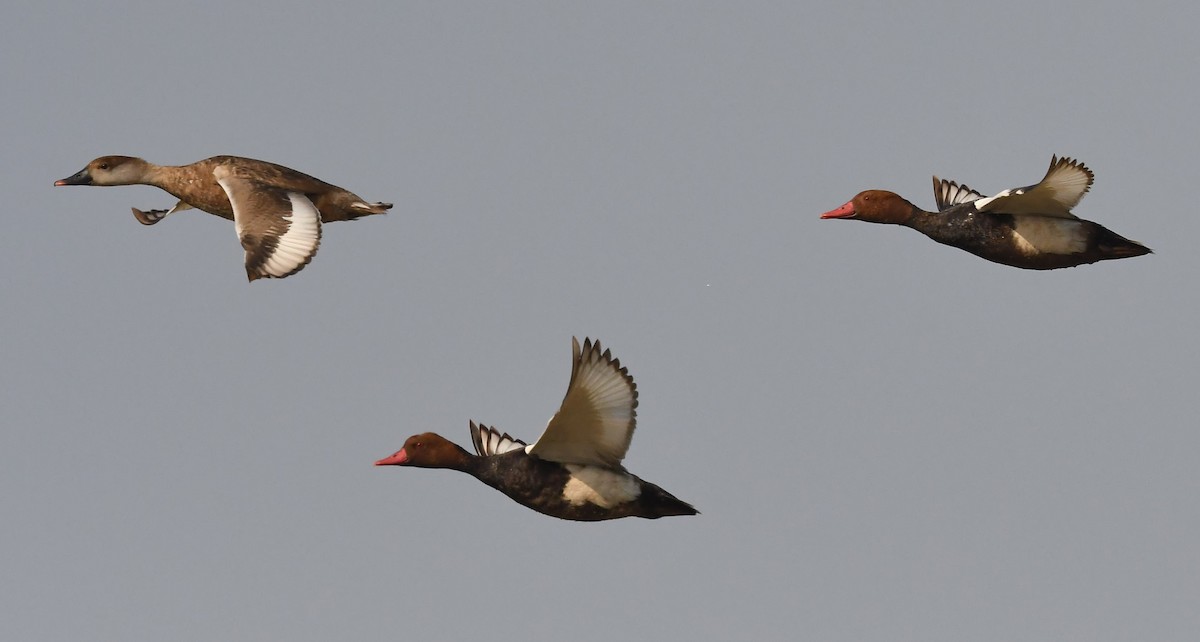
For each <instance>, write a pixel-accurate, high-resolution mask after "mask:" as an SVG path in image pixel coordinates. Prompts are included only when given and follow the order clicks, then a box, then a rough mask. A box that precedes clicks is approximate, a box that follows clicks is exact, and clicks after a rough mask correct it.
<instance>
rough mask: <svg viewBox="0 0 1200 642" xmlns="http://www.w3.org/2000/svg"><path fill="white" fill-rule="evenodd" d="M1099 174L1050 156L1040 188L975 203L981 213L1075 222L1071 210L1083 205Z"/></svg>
mask: <svg viewBox="0 0 1200 642" xmlns="http://www.w3.org/2000/svg"><path fill="white" fill-rule="evenodd" d="M1095 178H1096V177H1095V174H1093V173H1092V170H1090V169H1088V168H1087V167H1086V166H1084V164H1083V163H1081V162H1079V161H1077V160H1075V159H1073V158H1067V157H1065V156H1064V157H1063V158H1059V157H1058V156H1051V157H1050V169H1049V170H1047V171H1046V176H1045V178H1043V179H1042V180H1041V182H1039V183H1038V184H1036V185H1030V186H1028V187H1015V188H1013V189H1006V190H1004V191H1003V192H1000V193H999V194H996V195H995V196H992V197H990V198H983V199H979V200H977V201H975V207H976V208H977V209H978V210H979V211H981V212H997V213H1002V214H1035V215H1038V216H1050V217H1054V218H1066V219H1075V218H1078V217H1076V216H1075V215H1074V214H1072V213H1071V208H1073V207H1075V206H1076V205H1078V204H1079V201H1080V200H1082V199H1083V195H1084V194H1086V193H1087V192H1088V189H1090V188H1091V186H1092V182H1093V181H1095Z"/></svg>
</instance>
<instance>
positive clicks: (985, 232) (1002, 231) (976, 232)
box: [909, 203, 1096, 270]
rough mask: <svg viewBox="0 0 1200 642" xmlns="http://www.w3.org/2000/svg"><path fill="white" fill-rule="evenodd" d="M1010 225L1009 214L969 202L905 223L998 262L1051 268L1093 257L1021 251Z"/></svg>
mask: <svg viewBox="0 0 1200 642" xmlns="http://www.w3.org/2000/svg"><path fill="white" fill-rule="evenodd" d="M1014 226H1015V225H1014V221H1013V217H1012V216H1011V215H1009V214H996V213H992V212H976V211H975V209H974V207H973V206H972V205H971V204H969V203H967V204H963V205H959V206H957V207H952V208H950V209H948V210H946V211H944V212H938V213H929V212H927V213H923V214H922V215H921V216H919V217H916V218H914V219H913V221H912V222H910V224H909V227H911V228H913V229H915V230H917V231H918V232H921V233H922V234H924V235H925V236H928V237H929V238H931V239H933V240H935V241H937V242H938V243H942V244H945V245H951V246H953V247H957V248H959V249H960V250H966V251H968V252H970V253H971V254H974V255H975V256H978V257H980V258H984V259H987V260H989V261H992V262H994V263H1000V264H1002V265H1011V266H1013V267H1019V268H1025V269H1031V270H1052V269H1055V268H1060V267H1067V266H1071V265H1078V264H1080V263H1085V262H1086V263H1091V262H1092V261H1095V260H1096V259H1092V260H1090V261H1088V260H1084V259H1083V257H1080V256H1079V255H1054V254H1042V255H1029V254H1025V253H1024V252H1022V251H1021V250H1020V249H1019V248H1018V247H1017V243H1016V241H1015V240H1014V239H1013V228H1014Z"/></svg>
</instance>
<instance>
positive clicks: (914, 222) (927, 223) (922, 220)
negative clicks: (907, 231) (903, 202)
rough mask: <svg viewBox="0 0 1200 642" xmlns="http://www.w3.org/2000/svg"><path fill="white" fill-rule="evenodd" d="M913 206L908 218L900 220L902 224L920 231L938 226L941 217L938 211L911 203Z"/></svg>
mask: <svg viewBox="0 0 1200 642" xmlns="http://www.w3.org/2000/svg"><path fill="white" fill-rule="evenodd" d="M910 205H911V204H910ZM911 207H912V211H911V212H909V214H908V218H906V219H904V220H903V221H900V224H901V225H903V226H905V227H911V228H913V229H914V230H917V231H918V232H926V231H927V230H930V229H932V228H934V227H936V226H937V223H938V221H939V218H938V214H937V213H936V212H926V211H925V210H923V209H921V208H919V207H917V206H916V205H911Z"/></svg>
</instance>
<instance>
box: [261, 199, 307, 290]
mask: <svg viewBox="0 0 1200 642" xmlns="http://www.w3.org/2000/svg"><path fill="white" fill-rule="evenodd" d="M287 195H288V199H289V200H291V201H292V213H291V214H290V215H288V214H285V215H284V216H283V218H284V219H286V220H288V221H290V222H291V225H289V226H288V229H287V231H286V232H284V233H283V235H281V236H280V237H279V244H278V245H276V246H275V251H274V252H273V253H271V258H269V259H267V262H266V264H264V265H263V268H262V269H263V271H264V272H266V273H267V274H270V275H271V276H275V277H281V276H287V275H288V274H291V273H292V272H295V271H296V270H297V269H298V268H300V266H302V265H304V264H305V263H307V262H308V260H309V259H310V258H312V255H313V254H314V253H315V252H316V251H317V244H318V243H320V241H321V213H320V212H318V211H317V207H316V206H315V205H313V203H312V201H310V200H308V198H307V197H306V196H304V195H303V194H301V193H299V192H288V193H287Z"/></svg>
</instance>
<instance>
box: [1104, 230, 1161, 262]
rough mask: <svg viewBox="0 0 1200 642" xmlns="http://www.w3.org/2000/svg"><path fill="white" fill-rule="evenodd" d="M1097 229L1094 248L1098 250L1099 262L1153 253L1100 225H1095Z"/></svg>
mask: <svg viewBox="0 0 1200 642" xmlns="http://www.w3.org/2000/svg"><path fill="white" fill-rule="evenodd" d="M1097 227H1098V228H1099V230H1098V232H1099V234H1097V236H1096V246H1097V247H1098V248H1099V249H1100V255H1101V256H1100V260H1105V259H1127V258H1129V257H1131V256H1141V255H1143V254H1152V253H1153V252H1154V250H1151V249H1150V248H1148V247H1146V246H1145V245H1142V244H1141V243H1138V242H1137V241H1131V240H1129V239H1127V238H1125V237H1124V236H1121V235H1120V234H1117V233H1116V232H1114V231H1112V230H1110V229H1108V228H1106V227H1104V226H1102V225H1097Z"/></svg>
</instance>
